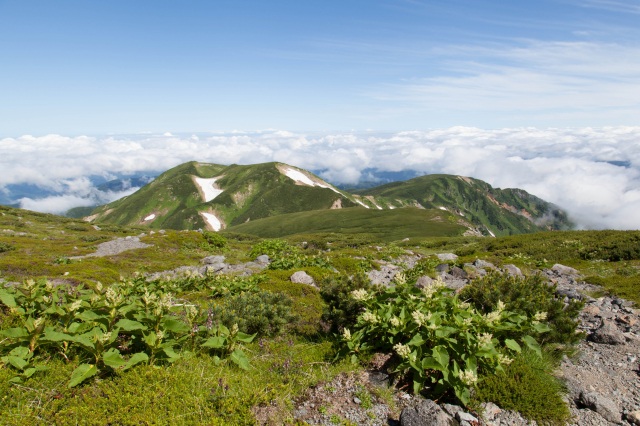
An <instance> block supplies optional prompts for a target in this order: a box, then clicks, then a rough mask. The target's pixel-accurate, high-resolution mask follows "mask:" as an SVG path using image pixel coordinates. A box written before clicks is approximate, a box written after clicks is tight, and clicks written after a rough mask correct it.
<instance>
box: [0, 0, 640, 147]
mask: <svg viewBox="0 0 640 426" xmlns="http://www.w3.org/2000/svg"><path fill="white" fill-rule="evenodd" d="M637 117H640V2H639V1H628V0H582V1H577V0H555V1H552V0H537V1H520V0H512V1H508V2H506V1H503V0H502V1H490V0H458V1H455V0H454V1H451V0H449V1H420V0H393V1H392V0H378V1H375V0H341V1H328V0H323V1H316V0H304V1H293V0H289V1H281V0H270V1H266V0H259V1H253V0H250V1H219V0H217V1H194V0H185V1H164V0H153V1H148V0H136V1H131V0H127V1H120V0H110V1H86V0H56V1H50V0H37V1H36V0H0V137H18V136H20V135H24V134H33V135H44V134H49V133H57V134H65V135H81V134H94V135H96V134H108V133H136V132H145V131H149V132H165V131H170V132H206V131H231V130H233V129H245V130H257V129H267V128H276V129H286V130H290V131H336V130H350V129H356V130H366V129H372V130H375V131H383V130H388V131H401V130H426V129H437V128H448V127H451V126H475V127H479V128H485V129H494V128H503V127H510V128H514V127H528V126H534V127H540V128H546V127H589V126H595V127H601V126H610V125H611V126H620V125H635V124H637Z"/></svg>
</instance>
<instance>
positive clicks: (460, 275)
mask: <svg viewBox="0 0 640 426" xmlns="http://www.w3.org/2000/svg"><path fill="white" fill-rule="evenodd" d="M449 274H450V275H451V276H453V277H454V278H457V279H460V280H464V279H466V278H467V277H468V275H467V272H466V271H465V270H464V269H462V268H459V267H457V266H454V267H453V268H451V271H449Z"/></svg>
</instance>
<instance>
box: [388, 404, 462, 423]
mask: <svg viewBox="0 0 640 426" xmlns="http://www.w3.org/2000/svg"><path fill="white" fill-rule="evenodd" d="M400 425H401V426H425V425H429V426H458V425H459V423H458V421H457V420H456V419H454V418H453V417H452V416H450V415H449V414H447V413H446V412H445V411H444V410H443V409H442V408H440V406H439V405H438V404H436V403H435V402H433V401H432V400H430V399H422V400H419V401H418V403H417V404H416V405H415V406H413V407H407V408H405V409H404V410H402V413H400Z"/></svg>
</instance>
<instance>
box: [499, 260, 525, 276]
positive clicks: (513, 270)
mask: <svg viewBox="0 0 640 426" xmlns="http://www.w3.org/2000/svg"><path fill="white" fill-rule="evenodd" d="M502 269H504V271H505V272H506V273H507V274H508V275H511V276H512V277H521V276H522V271H521V270H520V268H518V267H517V266H516V265H512V264H510V263H509V264H507V265H504V266H503V267H502Z"/></svg>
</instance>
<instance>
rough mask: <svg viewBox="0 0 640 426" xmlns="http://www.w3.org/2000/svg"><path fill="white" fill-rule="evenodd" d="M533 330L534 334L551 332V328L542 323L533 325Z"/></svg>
mask: <svg viewBox="0 0 640 426" xmlns="http://www.w3.org/2000/svg"><path fill="white" fill-rule="evenodd" d="M533 329H534V330H535V331H536V333H545V332H547V331H549V330H551V328H550V327H549V326H548V325H547V324H545V323H543V322H539V323H537V324H533Z"/></svg>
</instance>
